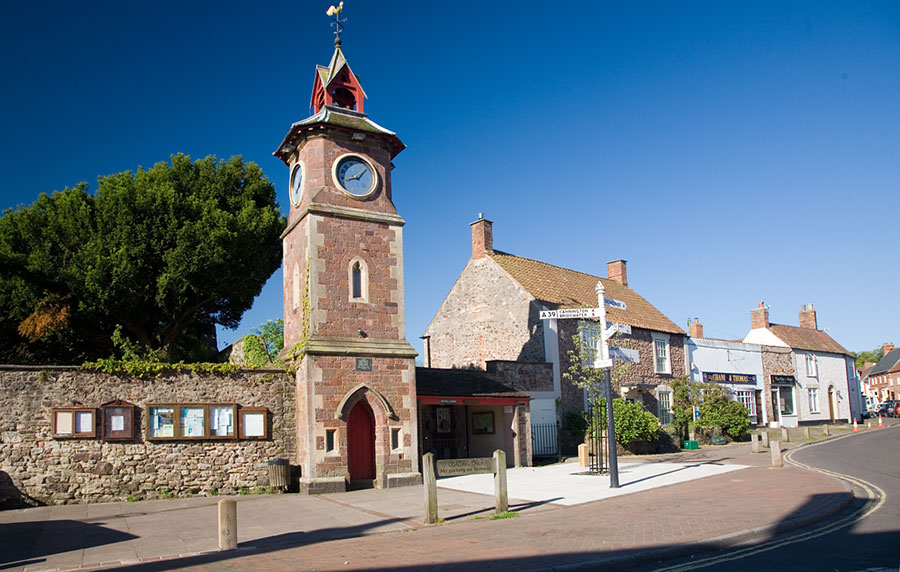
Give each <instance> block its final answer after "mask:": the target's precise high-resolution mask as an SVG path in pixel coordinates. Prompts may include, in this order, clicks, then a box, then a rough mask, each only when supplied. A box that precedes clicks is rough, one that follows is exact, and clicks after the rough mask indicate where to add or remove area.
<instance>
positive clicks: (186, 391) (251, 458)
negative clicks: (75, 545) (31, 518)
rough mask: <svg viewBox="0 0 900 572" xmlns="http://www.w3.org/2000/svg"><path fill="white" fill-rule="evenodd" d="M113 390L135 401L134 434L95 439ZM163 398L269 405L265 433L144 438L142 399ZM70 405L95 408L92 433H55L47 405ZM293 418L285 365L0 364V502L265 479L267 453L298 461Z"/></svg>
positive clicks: (228, 488) (220, 487)
mask: <svg viewBox="0 0 900 572" xmlns="http://www.w3.org/2000/svg"><path fill="white" fill-rule="evenodd" d="M116 399H121V400H123V401H127V402H130V403H132V404H134V405H135V406H136V408H137V409H136V411H135V420H134V423H135V435H136V436H135V438H134V440H132V441H125V442H121V441H103V440H102V439H101V438H100V423H99V419H100V409H99V406H100V405H101V404H104V403H108V402H110V401H113V400H116ZM168 403H176V404H215V403H221V404H231V403H237V404H238V405H239V406H243V407H266V408H267V409H268V411H269V414H268V425H269V434H270V438H269V439H267V440H252V441H251V440H238V439H233V440H232V439H228V440H206V439H197V440H193V439H192V440H187V439H185V440H169V441H150V440H148V439H147V428H146V415H147V412H148V409H147V407H148V404H168ZM72 405H77V406H79V407H82V406H83V407H90V408H97V413H96V419H97V435H98V436H97V437H96V438H90V439H87V438H86V439H55V438H54V437H53V436H52V434H51V409H52V408H54V407H66V406H72ZM238 410H239V411H240V408H239V409H238ZM295 425H296V416H295V413H294V384H293V381H292V379H291V378H290V376H288V375H287V374H285V373H284V372H283V371H281V370H276V369H271V370H262V369H259V370H244V371H241V372H238V373H235V374H232V375H205V374H203V375H201V374H192V373H189V372H173V373H168V374H164V375H162V376H160V377H158V378H155V377H154V378H146V379H145V378H131V377H126V376H117V375H108V374H103V373H94V372H88V371H83V370H81V369H79V368H73V367H67V368H53V367H48V368H40V367H32V368H28V367H23V366H0V508H5V507H6V508H8V507H13V506H18V505H21V504H23V503H31V504H34V503H47V504H64V503H73V502H98V501H113V500H125V499H126V498H127V497H137V498H155V497H157V496H158V495H160V494H162V495H169V494H171V495H173V496H185V495H197V494H200V495H207V494H211V493H213V491H218V492H220V493H222V494H233V493H235V492H238V490H239V489H241V488H242V487H247V488H250V489H252V488H255V487H266V486H267V485H268V477H267V475H268V468H267V463H266V462H267V461H268V460H271V459H275V458H287V459H289V460H291V462H293V461H294V458H295V444H294V439H295V435H296V428H295Z"/></svg>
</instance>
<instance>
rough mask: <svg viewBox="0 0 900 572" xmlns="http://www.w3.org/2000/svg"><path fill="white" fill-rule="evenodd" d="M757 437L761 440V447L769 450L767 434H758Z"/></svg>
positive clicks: (766, 432)
mask: <svg viewBox="0 0 900 572" xmlns="http://www.w3.org/2000/svg"><path fill="white" fill-rule="evenodd" d="M759 436H760V438H761V439H762V446H763V447H765V448H766V449H768V448H769V432H768V431H763V432H762V433H760V434H759Z"/></svg>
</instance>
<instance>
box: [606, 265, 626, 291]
mask: <svg viewBox="0 0 900 572" xmlns="http://www.w3.org/2000/svg"><path fill="white" fill-rule="evenodd" d="M627 263H628V261H627V260H621V259H620V260H613V261H612V262H607V263H606V275H607V276H608V277H609V279H610V280H612V281H613V282H618V283H619V284H621V285H622V286H628V272H627V270H626V268H625V265H626V264H627Z"/></svg>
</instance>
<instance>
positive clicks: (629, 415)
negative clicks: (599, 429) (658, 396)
mask: <svg viewBox="0 0 900 572" xmlns="http://www.w3.org/2000/svg"><path fill="white" fill-rule="evenodd" d="M604 405H605V404H602V403H601V405H600V407H599V408H598V409H599V411H600V413H599V414H600V415H602V416H603V418H604V419H605V418H606V408H605V407H604ZM613 422H614V423H615V425H616V443H618V444H619V445H622V446H623V447H626V446H628V445H629V444H631V443H634V442H637V441H645V442H648V443H652V442H654V441H656V439H657V438H658V437H659V421H658V420H657V419H656V417H655V416H654V415H653V414H652V413H650V412H649V411H647V410H646V409H644V408H643V407H641V406H640V405H639V404H637V403H631V402H630V401H625V400H624V399H621V398H618V399H613ZM603 426H604V428H605V427H606V424H605V423H604V425H603Z"/></svg>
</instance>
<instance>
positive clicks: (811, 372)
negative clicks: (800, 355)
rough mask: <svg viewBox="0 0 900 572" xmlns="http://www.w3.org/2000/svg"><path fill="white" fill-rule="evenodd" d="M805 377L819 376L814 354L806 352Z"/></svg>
mask: <svg viewBox="0 0 900 572" xmlns="http://www.w3.org/2000/svg"><path fill="white" fill-rule="evenodd" d="M805 357H806V377H819V364H818V360H817V359H816V355H815V354H810V353H808V354H806V355H805Z"/></svg>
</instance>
